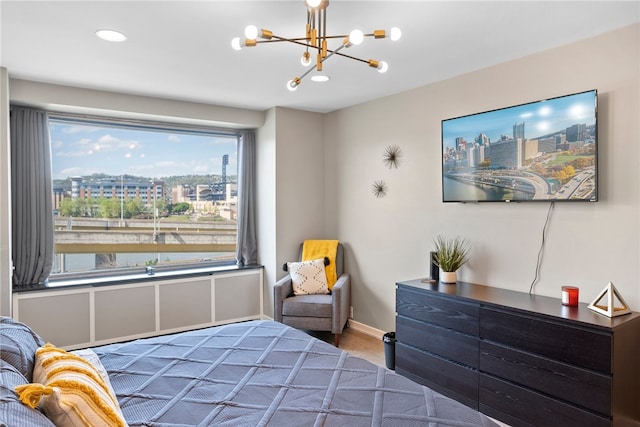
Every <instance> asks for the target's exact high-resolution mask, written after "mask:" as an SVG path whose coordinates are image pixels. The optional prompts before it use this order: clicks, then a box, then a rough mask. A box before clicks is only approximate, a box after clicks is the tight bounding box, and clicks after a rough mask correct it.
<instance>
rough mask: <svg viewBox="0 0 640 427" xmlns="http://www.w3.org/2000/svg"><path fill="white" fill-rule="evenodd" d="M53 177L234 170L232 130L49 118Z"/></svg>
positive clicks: (235, 144) (153, 175) (173, 174)
mask: <svg viewBox="0 0 640 427" xmlns="http://www.w3.org/2000/svg"><path fill="white" fill-rule="evenodd" d="M49 132H50V138H51V159H52V161H51V163H52V175H53V179H67V178H69V177H73V176H90V175H93V174H101V173H102V174H106V175H110V176H121V175H132V176H146V177H153V178H157V179H161V178H163V177H169V176H182V175H209V174H211V175H220V174H221V171H222V156H223V155H225V154H228V155H229V164H228V165H227V170H228V172H227V173H228V174H229V175H235V173H236V172H235V171H236V170H237V157H238V156H237V140H236V138H235V136H225V135H214V134H202V133H187V132H181V131H176V132H173V131H172V132H169V131H167V130H165V129H161V130H159V131H155V130H148V129H135V128H131V127H121V126H109V125H103V124H84V123H75V122H71V121H64V120H56V119H51V120H50V126H49Z"/></svg>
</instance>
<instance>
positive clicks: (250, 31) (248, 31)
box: [244, 25, 258, 40]
mask: <svg viewBox="0 0 640 427" xmlns="http://www.w3.org/2000/svg"><path fill="white" fill-rule="evenodd" d="M244 35H245V37H246V38H248V39H251V40H255V39H257V38H258V27H256V26H255V25H248V26H247V28H245V29H244Z"/></svg>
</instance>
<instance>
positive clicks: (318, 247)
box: [302, 240, 338, 290]
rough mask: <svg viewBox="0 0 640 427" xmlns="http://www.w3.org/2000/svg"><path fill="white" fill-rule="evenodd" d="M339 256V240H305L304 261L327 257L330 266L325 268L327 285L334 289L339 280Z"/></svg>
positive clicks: (303, 248)
mask: <svg viewBox="0 0 640 427" xmlns="http://www.w3.org/2000/svg"><path fill="white" fill-rule="evenodd" d="M337 254H338V240H305V241H304V243H303V245H302V261H309V260H313V259H319V258H324V257H327V258H329V265H327V266H326V267H325V272H326V274H327V285H329V289H330V290H331V289H333V285H335V284H336V281H337V280H338V274H337V273H336V255H337Z"/></svg>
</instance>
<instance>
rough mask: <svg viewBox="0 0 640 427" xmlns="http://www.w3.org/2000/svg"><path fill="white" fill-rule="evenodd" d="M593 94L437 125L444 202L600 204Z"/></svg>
mask: <svg viewBox="0 0 640 427" xmlns="http://www.w3.org/2000/svg"><path fill="white" fill-rule="evenodd" d="M596 116H597V91H596V90H590V91H586V92H581V93H575V94H572V95H565V96H559V97H557V98H551V99H545V100H542V101H536V102H531V103H528V104H522V105H515V106H512V107H507V108H501V109H498V110H493V111H487V112H483V113H477V114H471V115H468V116H462V117H456V118H451V119H446V120H442V200H443V201H444V202H524V201H572V202H573V201H589V202H595V201H597V200H598V173H597V171H598V126H597V120H596Z"/></svg>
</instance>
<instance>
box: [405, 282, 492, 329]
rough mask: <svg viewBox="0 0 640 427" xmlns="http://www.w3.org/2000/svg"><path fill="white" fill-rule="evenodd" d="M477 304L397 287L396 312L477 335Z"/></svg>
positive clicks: (478, 307)
mask: <svg viewBox="0 0 640 427" xmlns="http://www.w3.org/2000/svg"><path fill="white" fill-rule="evenodd" d="M479 310H480V306H479V305H478V304H472V303H465V302H461V301H456V300H454V299H452V298H446V297H445V298H443V297H440V296H437V295H432V294H429V293H425V292H421V291H414V290H412V289H408V288H405V287H399V288H398V290H397V291H396V312H397V313H398V314H400V315H404V316H407V317H412V318H414V319H418V320H424V321H427V322H429V323H433V324H434V325H439V326H442V327H445V328H449V329H454V330H456V331H460V332H464V333H467V334H470V335H478V314H479Z"/></svg>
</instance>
